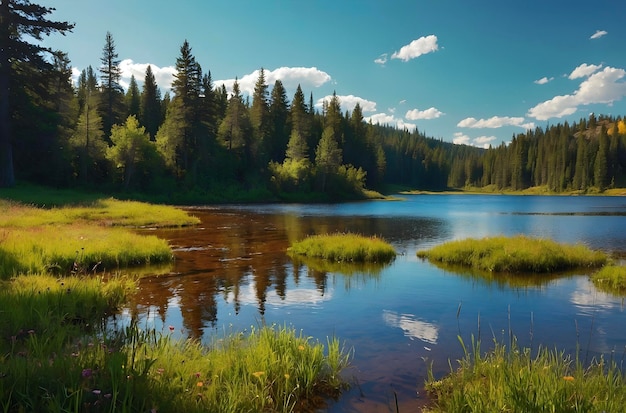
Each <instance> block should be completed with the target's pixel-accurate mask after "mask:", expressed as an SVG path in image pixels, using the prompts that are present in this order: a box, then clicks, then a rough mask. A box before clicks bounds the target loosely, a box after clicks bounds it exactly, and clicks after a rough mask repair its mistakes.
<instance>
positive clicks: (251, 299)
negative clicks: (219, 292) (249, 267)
mask: <svg viewBox="0 0 626 413" xmlns="http://www.w3.org/2000/svg"><path fill="white" fill-rule="evenodd" d="M301 284H304V283H301ZM332 298H333V289H332V288H327V289H326V290H325V291H324V293H322V292H321V291H320V290H318V289H317V288H316V287H315V285H314V284H313V283H311V286H310V288H308V286H306V285H305V286H302V285H300V286H298V287H295V288H289V289H287V290H286V291H285V296H282V297H281V296H280V295H278V294H277V293H276V291H267V292H266V294H265V296H264V299H265V305H266V306H271V307H287V306H306V307H317V306H319V305H321V304H322V303H323V302H325V301H330V300H332ZM225 301H226V303H228V304H233V303H234V302H235V301H238V302H239V303H240V304H243V305H255V306H256V305H258V304H259V297H258V291H257V289H256V284H255V283H254V281H250V283H249V284H248V285H247V286H245V287H243V288H241V289H240V290H239V291H238V295H237V297H235V293H234V292H232V291H231V292H229V293H228V295H227V297H226V298H225Z"/></svg>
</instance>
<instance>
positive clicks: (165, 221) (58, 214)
mask: <svg viewBox="0 0 626 413" xmlns="http://www.w3.org/2000/svg"><path fill="white" fill-rule="evenodd" d="M0 209H1V210H2V211H3V214H2V215H1V216H0V227H5V228H11V227H14V228H19V227H34V226H41V225H68V224H74V223H77V222H81V223H91V224H94V225H100V226H124V227H182V226H189V225H196V224H198V223H199V222H200V221H199V219H198V218H197V217H193V216H191V215H189V214H188V213H187V212H186V211H183V210H181V209H178V208H174V207H171V206H167V205H152V204H146V203H143V202H137V201H119V200H116V199H113V198H108V199H99V200H96V201H93V202H91V203H90V204H88V205H80V206H65V207H61V208H50V209H47V208H41V207H35V206H27V205H24V204H20V203H15V202H12V201H7V200H0Z"/></svg>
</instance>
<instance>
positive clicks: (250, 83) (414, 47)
mask: <svg viewBox="0 0 626 413" xmlns="http://www.w3.org/2000/svg"><path fill="white" fill-rule="evenodd" d="M607 34H608V32H606V31H604V30H597V31H596V32H595V33H594V34H592V35H591V36H590V39H591V40H596V39H599V38H601V37H603V36H606V35H607ZM438 42H439V40H438V38H437V36H436V35H434V34H431V35H427V36H423V37H420V38H418V39H415V40H413V41H411V42H410V43H408V44H406V45H404V46H402V47H400V48H399V49H398V50H397V51H395V52H393V53H383V54H381V55H379V56H378V57H377V58H376V59H375V60H374V62H375V63H376V64H378V65H381V66H384V65H386V64H387V62H388V60H389V59H392V60H400V61H402V62H408V61H410V60H413V59H416V58H419V57H421V56H423V55H426V54H430V53H434V52H437V51H438V50H439V49H440V46H439V44H438ZM148 65H149V64H148V63H136V62H134V61H133V60H131V59H125V60H123V61H122V62H121V63H120V69H121V72H122V86H123V87H127V86H128V82H129V80H130V77H131V76H134V77H135V78H136V80H137V81H138V82H139V83H141V82H143V79H144V76H145V72H146V69H147V67H148ZM150 66H151V69H152V72H153V73H154V76H155V78H156V81H157V84H158V85H159V86H160V88H161V89H162V90H169V89H170V87H171V84H172V81H173V79H174V76H175V74H176V69H175V67H173V66H166V67H159V66H156V65H150ZM259 74H260V71H259V70H255V71H253V72H251V73H249V74H246V75H244V76H242V77H241V78H236V79H222V80H214V82H213V83H214V85H215V87H221V86H222V85H224V86H225V87H226V90H227V91H228V92H229V93H230V92H232V89H233V85H234V83H235V82H238V84H239V88H240V90H241V92H242V93H243V94H246V95H252V94H253V91H254V85H255V84H256V82H257V80H258V78H259ZM77 75H78V73H75V76H77ZM264 75H265V81H266V84H267V85H269V86H270V87H271V86H273V84H274V83H275V81H276V80H280V81H281V82H282V83H283V85H284V87H285V88H286V89H287V91H288V92H293V91H295V89H296V87H297V86H298V85H300V86H301V87H302V88H303V90H310V89H312V88H319V87H321V86H323V85H327V84H329V83H331V82H332V81H333V79H332V77H331V76H330V74H328V73H327V72H325V71H323V70H320V69H318V68H317V67H279V68H276V69H274V70H264ZM562 77H563V78H566V79H568V80H570V81H579V82H580V83H579V84H578V86H577V87H574V90H572V92H571V93H569V94H564V95H557V96H554V97H553V98H551V99H548V100H546V101H544V102H541V103H538V104H536V105H535V106H533V107H531V108H530V109H529V110H528V111H527V113H526V114H525V116H526V117H522V116H493V117H490V118H487V119H482V118H481V119H476V118H474V117H467V118H465V119H462V120H460V121H459V122H458V123H457V124H456V127H457V128H461V129H497V128H503V127H516V128H520V129H522V130H529V129H534V128H535V127H536V126H535V123H534V122H533V121H531V120H529V119H534V120H536V121H545V120H548V119H551V118H562V117H565V116H568V115H572V114H574V113H576V112H577V111H579V110H580V108H581V107H582V106H586V105H591V104H607V105H611V104H613V102H616V101H618V100H620V99H622V98H623V97H624V96H626V82H625V81H624V78H625V77H626V70H624V69H620V68H615V67H610V66H604V65H603V64H597V65H596V64H587V63H583V64H581V65H579V66H578V67H576V68H575V69H574V70H573V71H571V73H569V74H564V75H563V76H562ZM554 80H555V77H554V76H552V77H548V76H545V77H542V78H540V79H537V80H535V81H534V83H535V84H537V85H545V84H548V83H550V82H552V81H554ZM337 97H338V98H339V100H340V103H341V107H342V110H344V111H350V112H351V111H353V110H354V107H355V106H356V105H357V104H359V105H360V107H361V110H362V111H363V113H364V117H365V120H366V121H367V122H372V123H373V124H381V125H389V126H395V127H397V128H400V129H408V130H415V129H416V128H417V125H416V123H415V122H416V121H425V120H433V119H438V118H441V117H442V116H445V113H444V112H442V111H441V110H440V109H438V108H436V107H429V108H421V109H420V108H412V109H408V110H406V112H404V115H399V114H396V108H388V109H387V110H386V111H383V112H379V111H378V108H377V104H376V102H375V101H372V100H368V99H365V98H362V97H359V96H354V95H338V96H337ZM331 98H332V95H327V96H324V97H322V98H320V99H318V100H317V101H316V103H315V106H316V107H317V108H318V109H320V108H322V106H323V102H324V101H328V100H329V99H331ZM404 103H405V101H401V102H400V105H403V104H404ZM497 139H498V138H497V137H496V136H493V135H491V134H486V135H481V136H478V137H473V138H472V137H470V136H469V135H468V134H467V133H465V132H461V131H459V132H456V133H454V136H453V142H454V143H457V144H466V145H473V146H478V147H485V148H486V147H488V146H489V145H491V144H493V143H494V142H495V141H497Z"/></svg>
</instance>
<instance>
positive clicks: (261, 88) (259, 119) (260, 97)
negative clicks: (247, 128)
mask: <svg viewBox="0 0 626 413" xmlns="http://www.w3.org/2000/svg"><path fill="white" fill-rule="evenodd" d="M267 89H268V86H267V84H266V83H265V70H264V69H263V68H261V70H259V77H258V78H257V81H256V83H255V85H254V92H253V94H252V107H251V108H250V122H251V124H252V141H251V144H252V145H251V148H250V150H251V154H252V160H253V163H254V165H255V166H257V167H259V166H261V165H266V164H267V162H268V161H269V156H268V152H269V148H268V146H269V145H268V142H267V140H268V139H269V125H270V124H269V120H270V119H269V102H268V91H267Z"/></svg>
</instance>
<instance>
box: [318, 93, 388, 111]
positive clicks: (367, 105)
mask: <svg viewBox="0 0 626 413" xmlns="http://www.w3.org/2000/svg"><path fill="white" fill-rule="evenodd" d="M332 97H333V96H332V95H326V96H324V97H323V98H321V99H318V100H317V103H316V104H315V106H316V107H318V108H321V107H322V105H323V103H324V101H327V102H329V101H330V100H331V99H332ZM337 98H338V99H339V103H340V104H341V110H342V111H346V110H348V111H350V112H352V111H353V110H354V107H355V106H356V104H357V103H358V104H359V105H360V106H361V110H362V111H363V112H364V113H365V112H376V102H372V101H371V100H366V99H363V98H360V97H358V96H354V95H345V96H341V95H337Z"/></svg>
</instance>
